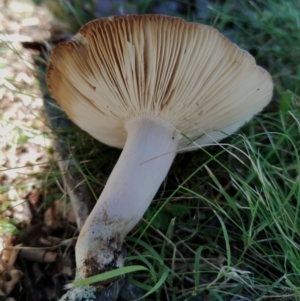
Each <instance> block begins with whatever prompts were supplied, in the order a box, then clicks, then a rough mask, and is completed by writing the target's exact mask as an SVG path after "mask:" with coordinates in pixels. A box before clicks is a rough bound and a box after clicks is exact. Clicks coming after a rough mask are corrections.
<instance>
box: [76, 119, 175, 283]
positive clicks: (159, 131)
mask: <svg viewBox="0 0 300 301" xmlns="http://www.w3.org/2000/svg"><path fill="white" fill-rule="evenodd" d="M126 129H127V132H128V136H127V141H126V144H125V147H124V149H123V152H122V153H121V156H120V158H119V160H118V162H117V164H116V166H115V167H114V169H113V171H112V173H111V175H110V177H109V179H108V181H107V184H106V186H105V188H104V190H103V192H102V194H101V196H100V198H99V199H98V201H97V203H96V205H95V207H94V209H93V210H92V212H91V213H90V215H89V217H88V218H87V220H86V222H85V224H84V226H83V228H82V230H81V232H80V235H79V238H78V240H77V244H76V264H77V268H78V270H79V273H80V276H81V277H87V276H91V275H94V274H96V273H99V272H103V271H105V270H108V269H113V268H117V267H121V266H122V265H123V258H122V254H121V250H122V244H123V240H124V238H125V236H126V235H127V233H128V232H129V231H130V230H131V229H132V228H133V227H134V226H135V225H136V224H137V223H138V222H139V220H140V219H141V218H142V216H143V215H144V213H145V211H146V210H147V208H148V206H149V205H150V203H151V201H152V199H153V197H154V196H155V194H156V192H157V190H158V188H159V186H160V185H161V183H162V181H163V180H164V178H165V177H166V175H167V173H168V170H169V168H170V166H171V164H172V162H173V160H174V158H175V155H176V149H177V146H178V141H179V135H178V134H177V133H176V132H175V131H174V128H173V127H172V126H171V125H169V124H167V123H164V122H163V121H161V120H160V119H157V118H151V117H136V118H134V119H131V120H129V121H128V122H127V123H126Z"/></svg>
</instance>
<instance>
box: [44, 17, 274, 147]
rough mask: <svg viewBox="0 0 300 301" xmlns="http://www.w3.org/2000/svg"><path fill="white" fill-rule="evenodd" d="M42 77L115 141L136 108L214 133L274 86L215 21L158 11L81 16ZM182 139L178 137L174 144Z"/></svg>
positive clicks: (195, 133)
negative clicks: (88, 18)
mask: <svg viewBox="0 0 300 301" xmlns="http://www.w3.org/2000/svg"><path fill="white" fill-rule="evenodd" d="M47 81H48V88H49V90H50V92H51V93H52V95H53V97H54V98H55V99H56V100H57V101H58V103H59V104H60V106H61V107H62V109H63V110H64V111H65V112H66V113H67V114H68V116H69V117H70V118H71V119H72V120H73V121H74V122H75V123H76V124H77V125H78V126H79V127H81V128H82V129H83V130H85V131H87V132H88V133H89V134H90V135H92V136H94V137H95V138H96V139H98V140H100V141H102V142H103V143H106V144H108V145H111V146H116V147H121V148H122V147H123V146H124V144H125V141H126V137H127V132H126V129H125V123H126V121H128V120H129V119H131V118H133V117H135V116H154V117H157V118H160V119H162V120H164V121H165V122H167V123H169V124H171V125H173V126H174V127H175V128H176V129H177V130H178V131H179V132H181V133H183V134H184V135H186V136H188V137H190V138H191V139H194V140H195V141H196V142H197V143H198V144H205V143H211V142H213V141H215V140H220V139H222V138H224V137H225V136H227V135H230V134H232V133H233V132H234V131H236V130H237V129H238V128H239V127H240V126H241V125H243V124H244V123H245V122H247V121H248V120H249V119H251V117H252V116H253V115H254V114H256V113H258V112H259V111H261V110H262V109H263V108H264V107H265V106H266V105H267V104H268V102H269V101H270V99H271V97H272V91H273V83H272V79H271V77H270V75H269V73H268V72H267V71H265V70H264V69H262V68H261V67H259V66H257V65H256V63H255V60H254V58H253V57H252V56H251V55H250V54H249V53H248V52H246V51H244V50H241V49H240V48H239V47H238V46H236V45H235V44H233V43H231V42H230V41H229V40H228V39H227V38H225V37H224V36H223V35H222V34H220V33H219V32H218V31H217V30H216V29H214V28H212V27H210V26H205V25H201V24H195V23H188V22H186V21H184V20H182V19H180V18H175V17H168V16H163V15H127V16H116V17H109V18H103V19H98V20H95V21H92V22H89V23H87V24H86V25H84V26H83V27H82V28H81V29H80V31H79V33H78V34H76V35H75V36H74V37H73V38H72V40H70V41H68V42H64V43H61V44H59V45H58V46H57V47H56V48H54V50H53V51H52V54H51V59H50V64H49V68H48V71H47ZM187 144H189V141H188V140H187V139H185V138H184V137H182V139H181V141H180V142H179V148H182V147H184V146H186V145H187Z"/></svg>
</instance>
